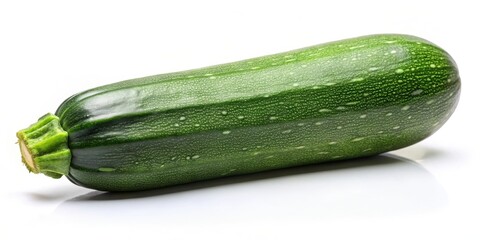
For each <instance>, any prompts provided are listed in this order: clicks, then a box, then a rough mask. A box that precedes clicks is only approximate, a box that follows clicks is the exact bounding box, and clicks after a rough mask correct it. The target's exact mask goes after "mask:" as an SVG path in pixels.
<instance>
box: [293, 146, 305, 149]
mask: <svg viewBox="0 0 480 240" xmlns="http://www.w3.org/2000/svg"><path fill="white" fill-rule="evenodd" d="M304 148H305V146H298V147H295V149H304Z"/></svg>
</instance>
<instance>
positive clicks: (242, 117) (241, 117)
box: [237, 116, 245, 119]
mask: <svg viewBox="0 0 480 240" xmlns="http://www.w3.org/2000/svg"><path fill="white" fill-rule="evenodd" d="M237 118H238V119H244V118H245V117H244V116H238V117H237Z"/></svg>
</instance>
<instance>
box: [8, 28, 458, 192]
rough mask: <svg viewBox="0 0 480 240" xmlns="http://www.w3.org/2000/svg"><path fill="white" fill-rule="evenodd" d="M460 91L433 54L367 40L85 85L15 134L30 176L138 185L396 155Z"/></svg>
mask: <svg viewBox="0 0 480 240" xmlns="http://www.w3.org/2000/svg"><path fill="white" fill-rule="evenodd" d="M459 94H460V77H459V74H458V70H457V67H456V64H455V62H454V60H453V59H452V58H451V57H450V56H449V55H448V53H446V52H445V51H444V50H442V49H441V48H439V47H437V46H436V45H434V44H432V43H430V42H428V41H426V40H423V39H421V38H417V37H414V36H408V35H394V34H384V35H370V36H363V37H358V38H353V39H347V40H341V41H336V42H331V43H326V44H321V45H316V46H311V47H307V48H303V49H298V50H294V51H289V52H285V53H280V54H275V55H269V56H264V57H259V58H255V59H249V60H244V61H239V62H234V63H228V64H223V65H217V66H212V67H206V68H200V69H194V70H189V71H182V72H175V73H168V74H161V75H155V76H149V77H144V78H138V79H133V80H127V81H122V82H118V83H114V84H110V85H105V86H101V87H98V88H94V89H91V90H87V91H84V92H81V93H78V94H75V95H73V96H72V97H70V98H68V99H67V100H65V101H64V102H63V103H62V104H61V105H60V107H59V108H58V109H57V111H56V113H55V114H47V115H45V116H43V117H42V118H40V120H39V121H38V122H37V123H35V124H33V125H31V126H30V127H28V128H26V129H24V130H21V131H19V132H18V133H17V137H18V138H19V144H20V149H21V153H22V159H23V162H24V163H25V165H26V166H27V168H28V169H29V170H30V171H31V172H34V173H44V174H45V175H47V176H50V177H53V178H59V177H61V176H62V175H66V176H67V178H68V179H69V180H71V181H72V182H73V183H75V184H78V185H81V186H84V187H88V188H93V189H98V190H105V191H134V190H145V189H153V188H159V187H165V186H170V185H176V184H182V183H188V182H194V181H200V180H205V179H212V178H218V177H223V176H231V175H238V174H248V173H253V172H260V171H266V170H271V169H278V168H286V167H292V166H299V165H306V164H314V163H319V162H325V161H331V160H341V159H349V158H356V157H362V156H370V155H375V154H379V153H383V152H387V151H391V150H395V149H398V148H403V147H406V146H409V145H411V144H414V143H416V142H418V141H420V140H422V139H424V138H426V137H428V136H429V135H431V134H432V133H434V132H435V131H436V130H437V129H438V128H440V126H442V125H443V124H444V123H445V121H447V119H448V118H449V117H450V115H451V114H452V113H453V111H454V109H455V107H456V105H457V102H458V99H459Z"/></svg>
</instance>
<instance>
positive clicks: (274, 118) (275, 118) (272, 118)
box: [269, 116, 278, 120]
mask: <svg viewBox="0 0 480 240" xmlns="http://www.w3.org/2000/svg"><path fill="white" fill-rule="evenodd" d="M269 119H270V120H277V119H278V117H275V116H272V117H270V118H269Z"/></svg>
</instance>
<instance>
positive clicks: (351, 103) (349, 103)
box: [346, 101, 359, 105]
mask: <svg viewBox="0 0 480 240" xmlns="http://www.w3.org/2000/svg"><path fill="white" fill-rule="evenodd" d="M357 103H359V102H358V101H357V102H348V103H346V105H355V104H357Z"/></svg>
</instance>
